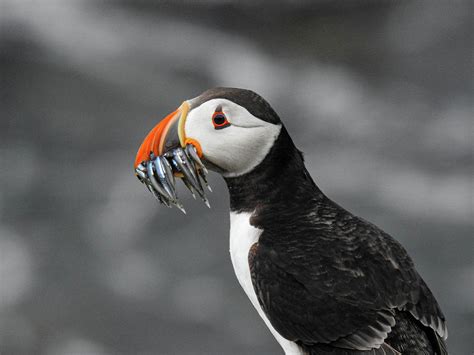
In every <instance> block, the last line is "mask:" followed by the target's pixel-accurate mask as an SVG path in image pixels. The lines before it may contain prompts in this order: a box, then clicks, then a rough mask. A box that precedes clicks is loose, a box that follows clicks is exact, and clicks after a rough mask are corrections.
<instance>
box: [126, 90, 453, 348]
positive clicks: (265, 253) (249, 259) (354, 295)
mask: <svg viewBox="0 0 474 355" xmlns="http://www.w3.org/2000/svg"><path fill="white" fill-rule="evenodd" d="M208 170H212V171H214V172H217V173H218V174H220V175H222V177H223V178H224V180H225V182H226V184H227V187H228V191H229V196H230V199H229V200H230V258H231V261H232V265H233V268H234V271H235V274H236V276H237V279H238V281H239V283H240V285H241V286H242V288H243V290H244V291H245V293H246V294H247V296H248V298H249V299H250V301H251V303H252V304H253V306H254V307H255V309H256V310H257V312H258V314H259V315H260V316H261V318H262V319H263V321H264V322H265V324H266V326H267V327H268V328H269V330H270V332H271V333H272V334H273V336H274V337H275V339H276V341H278V343H279V344H280V346H281V347H282V349H283V351H284V353H285V354H287V355H290V354H291V355H299V354H301V355H302V354H305V355H316V354H332V355H336V354H342V355H365V354H404V355H405V354H438V355H442V354H447V353H448V352H447V347H446V343H445V340H446V338H447V336H448V331H447V327H446V320H445V316H444V315H443V313H442V311H441V309H440V306H439V305H438V303H437V301H436V299H435V297H434V296H433V294H432V292H431V291H430V289H429V288H428V286H427V285H426V283H425V282H424V281H423V279H422V277H421V276H420V274H419V273H418V272H417V271H416V269H415V266H414V263H413V261H412V259H411V258H410V256H409V255H408V253H407V251H406V250H405V249H404V248H403V247H402V246H401V244H400V243H399V242H397V241H396V240H395V239H394V238H393V237H391V236H390V235H389V234H387V233H386V232H384V231H383V230H381V229H380V228H378V227H377V226H375V225H374V224H372V223H370V222H368V221H366V220H364V219H362V218H360V217H357V216H355V215H354V214H352V213H351V212H349V211H347V210H346V209H344V208H343V207H341V206H339V205H338V204H337V203H335V202H334V201H332V200H331V199H330V198H329V197H327V196H326V195H325V194H324V193H323V192H322V191H321V189H320V188H319V187H318V186H317V185H316V183H315V182H314V180H313V179H312V178H311V176H310V174H309V173H308V170H307V169H306V167H305V163H304V159H303V154H302V152H301V151H300V150H298V148H297V147H296V146H295V144H294V143H293V140H292V139H291V137H290V135H289V133H288V131H287V130H286V128H285V126H284V124H283V123H282V121H281V119H280V117H279V116H278V114H277V113H276V112H275V111H274V110H273V109H272V107H271V106H270V104H269V103H268V102H267V101H266V100H265V99H263V98H262V97H261V96H260V95H258V94H257V93H255V92H253V91H251V90H247V89H238V88H226V87H218V88H213V89H210V90H207V91H205V92H204V93H202V94H201V95H199V96H198V97H196V98H194V99H190V100H186V101H184V102H183V103H182V104H181V106H180V107H179V108H178V109H177V110H175V111H174V112H172V113H171V114H169V115H168V116H166V118H164V119H163V120H162V121H160V122H159V123H158V124H157V125H156V126H155V127H154V128H153V129H152V130H151V131H150V132H149V133H148V135H147V136H146V137H145V139H144V141H143V143H142V144H141V146H140V148H139V150H138V153H137V155H136V159H135V163H134V172H135V175H136V176H137V177H138V179H139V180H140V182H142V183H143V184H144V185H145V186H146V188H147V189H148V190H149V191H150V192H151V193H152V194H153V195H154V196H155V198H156V199H157V200H158V201H159V202H161V203H163V204H164V205H165V206H168V207H172V206H176V207H178V208H179V209H180V210H182V211H183V212H185V210H184V207H183V205H182V204H181V202H180V201H179V198H178V194H177V189H176V181H179V180H181V181H182V182H183V183H184V185H185V186H186V187H187V188H188V189H189V190H190V191H191V193H192V194H193V196H194V197H196V196H199V198H201V199H202V200H203V201H204V203H205V204H206V205H208V206H209V201H208V199H207V197H206V194H205V192H204V191H205V188H206V186H207V187H208V188H209V189H210V187H209V186H208V183H207V179H206V176H207V173H208Z"/></svg>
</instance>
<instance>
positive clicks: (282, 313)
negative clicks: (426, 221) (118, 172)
mask: <svg viewBox="0 0 474 355" xmlns="http://www.w3.org/2000/svg"><path fill="white" fill-rule="evenodd" d="M360 222H361V223H360V224H359V225H356V226H354V228H353V230H351V233H350V237H347V236H345V237H344V238H336V239H335V238H334V236H330V235H329V234H325V232H324V230H320V231H318V232H314V233H317V234H318V235H317V237H315V235H314V234H313V235H311V234H310V233H307V232H306V233H304V232H300V234H299V235H298V238H295V237H294V233H293V236H291V237H287V238H285V237H284V236H283V234H282V232H283V233H284V231H278V234H279V236H278V238H271V237H269V236H268V233H271V232H266V231H264V233H263V234H262V236H261V238H260V241H259V243H258V244H255V245H254V247H253V248H252V249H251V251H250V253H249V265H250V270H251V275H252V282H253V285H254V289H255V291H256V293H257V297H258V299H259V302H260V304H261V306H262V308H263V309H264V311H265V313H266V314H267V316H268V318H269V320H270V321H271V323H272V325H273V326H274V328H275V329H276V330H277V331H278V332H280V333H281V334H282V335H283V336H284V337H285V338H287V339H289V340H293V341H299V342H301V343H304V344H317V343H323V344H331V345H333V346H337V347H342V348H346V349H355V350H370V349H374V348H378V347H380V346H381V345H382V344H384V339H385V338H386V337H387V335H388V333H389V332H390V331H391V328H392V327H393V326H394V325H395V317H394V314H395V311H396V310H397V309H399V310H401V309H405V310H407V311H409V312H410V313H411V314H412V315H413V316H414V317H415V318H416V319H418V320H419V321H420V322H421V323H422V324H424V325H426V326H428V327H431V328H432V329H433V330H435V331H436V332H437V333H438V334H439V336H441V337H445V336H446V327H445V324H444V316H443V315H442V313H441V311H440V309H439V307H438V305H437V303H436V300H435V299H434V297H433V296H432V294H431V292H430V291H429V289H428V288H427V287H426V285H425V284H424V282H423V280H422V279H421V277H420V276H419V275H418V273H417V272H416V271H415V269H414V266H413V263H412V261H411V259H410V258H409V256H408V254H407V253H406V251H405V250H404V249H403V248H402V247H401V246H400V244H398V243H397V242H396V241H395V240H394V239H392V238H391V237H390V236H388V235H386V234H385V233H383V232H382V231H380V230H379V229H378V228H377V227H375V226H373V225H371V224H369V223H367V222H365V221H360ZM274 232H275V231H274ZM265 233H267V236H266V235H265ZM328 233H329V232H328ZM331 233H333V231H332V232H331Z"/></svg>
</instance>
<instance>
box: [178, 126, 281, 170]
mask: <svg viewBox="0 0 474 355" xmlns="http://www.w3.org/2000/svg"><path fill="white" fill-rule="evenodd" d="M185 130H186V135H187V136H188V137H189V138H194V139H196V140H197V141H198V142H199V143H200V144H201V148H202V151H203V154H204V156H205V157H206V159H208V160H209V161H210V162H212V163H213V164H216V165H217V166H219V167H220V168H222V169H224V170H225V171H226V173H224V174H223V175H224V176H226V177H233V176H239V175H242V174H245V173H247V172H249V171H251V170H252V169H253V168H255V167H256V166H257V165H258V164H260V163H261V162H262V161H263V159H264V158H265V156H266V155H267V154H268V152H269V151H270V149H271V147H272V146H273V143H274V142H275V140H276V138H277V137H278V135H279V133H280V130H281V125H274V124H270V123H266V122H263V121H262V125H261V126H258V127H238V126H230V127H227V128H224V129H222V130H216V129H215V128H214V126H213V125H212V122H211V120H210V119H209V122H202V120H200V119H191V120H186V126H185Z"/></svg>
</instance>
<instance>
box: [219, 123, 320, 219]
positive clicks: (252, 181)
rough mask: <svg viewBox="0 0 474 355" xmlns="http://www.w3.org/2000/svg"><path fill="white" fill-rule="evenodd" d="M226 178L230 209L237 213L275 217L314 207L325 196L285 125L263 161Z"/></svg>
mask: <svg viewBox="0 0 474 355" xmlns="http://www.w3.org/2000/svg"><path fill="white" fill-rule="evenodd" d="M225 181H226V183H227V186H228V188H229V194H230V209H231V211H232V212H237V213H240V212H254V211H257V212H256V213H257V214H260V215H262V214H263V215H265V214H272V215H273V216H275V215H278V214H280V213H288V211H290V210H293V211H295V210H296V209H297V210H298V211H301V209H302V208H303V209H304V208H312V207H313V206H314V205H315V204H318V203H320V202H322V201H323V200H324V199H325V196H324V195H323V194H322V192H321V191H320V190H319V188H318V187H317V186H316V184H315V183H314V182H313V180H312V178H311V176H310V175H309V173H308V171H307V170H306V168H305V166H304V161H303V156H302V154H301V152H300V151H299V150H298V149H297V148H296V147H295V145H294V143H293V141H292V140H291V138H290V136H289V135H288V132H287V131H286V129H285V127H283V128H282V130H281V133H280V135H279V137H278V138H277V140H276V141H275V143H274V145H273V147H272V148H271V150H270V152H269V153H268V155H267V156H266V157H265V159H264V160H263V161H262V163H260V164H259V165H258V166H257V167H256V168H255V169H253V170H252V171H251V172H249V173H247V174H244V175H242V176H238V177H233V178H225Z"/></svg>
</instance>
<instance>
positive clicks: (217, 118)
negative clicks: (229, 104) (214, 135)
mask: <svg viewBox="0 0 474 355" xmlns="http://www.w3.org/2000/svg"><path fill="white" fill-rule="evenodd" d="M212 124H213V125H214V128H215V129H223V128H226V127H229V126H230V122H229V121H227V117H225V115H224V112H222V111H216V112H214V114H213V115H212Z"/></svg>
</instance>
